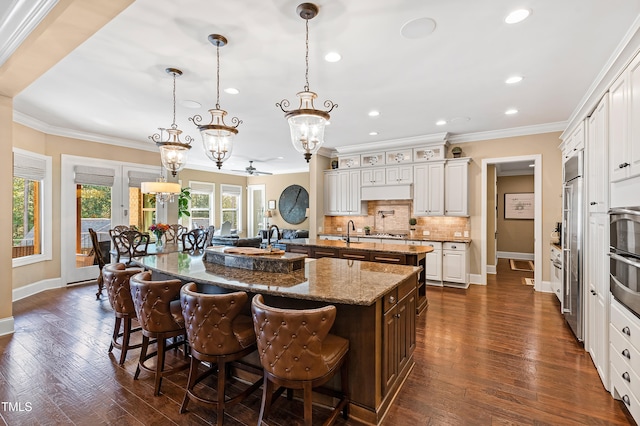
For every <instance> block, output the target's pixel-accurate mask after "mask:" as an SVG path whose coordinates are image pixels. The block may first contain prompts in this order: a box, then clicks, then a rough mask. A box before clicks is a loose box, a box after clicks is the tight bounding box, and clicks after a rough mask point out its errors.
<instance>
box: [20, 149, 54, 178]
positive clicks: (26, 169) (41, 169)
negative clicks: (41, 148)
mask: <svg viewBox="0 0 640 426" xmlns="http://www.w3.org/2000/svg"><path fill="white" fill-rule="evenodd" d="M46 172H47V160H45V159H44V158H42V157H40V156H35V155H33V156H32V155H26V154H22V153H19V152H14V153H13V176H15V177H20V178H23V179H28V180H33V181H41V180H44V178H45V176H46Z"/></svg>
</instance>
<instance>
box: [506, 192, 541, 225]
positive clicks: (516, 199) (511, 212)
mask: <svg viewBox="0 0 640 426" xmlns="http://www.w3.org/2000/svg"><path fill="white" fill-rule="evenodd" d="M533 195H534V194H533V192H523V193H514V194H504V218H505V219H533V218H534V211H533V200H534V198H533Z"/></svg>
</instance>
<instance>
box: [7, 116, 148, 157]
mask: <svg viewBox="0 0 640 426" xmlns="http://www.w3.org/2000/svg"><path fill="white" fill-rule="evenodd" d="M13 121H15V122H16V123H19V124H22V125H23V126H27V127H30V128H32V129H34V130H38V131H40V132H43V133H46V134H48V135H54V136H62V137H67V138H72V139H80V140H85V141H89V142H98V143H105V144H109V145H116V146H121V147H124V148H133V149H140V150H143V151H157V149H158V148H157V147H156V144H155V143H145V142H140V141H134V140H131V139H121V138H114V137H110V136H104V135H99V134H97V133H90V132H83V131H79V130H71V129H65V128H63V127H56V126H52V125H50V124H47V123H45V122H44V121H40V120H38V119H37V118H33V117H31V116H29V115H26V114H23V113H21V112H20V111H16V110H14V111H13Z"/></svg>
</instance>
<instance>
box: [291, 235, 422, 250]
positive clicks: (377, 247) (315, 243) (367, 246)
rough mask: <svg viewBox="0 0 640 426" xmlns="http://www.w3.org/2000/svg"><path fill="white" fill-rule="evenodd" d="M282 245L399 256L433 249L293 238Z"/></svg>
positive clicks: (402, 245) (391, 244) (404, 245)
mask: <svg viewBox="0 0 640 426" xmlns="http://www.w3.org/2000/svg"><path fill="white" fill-rule="evenodd" d="M280 243H282V244H296V245H306V246H314V247H337V248H348V249H349V250H354V251H367V252H387V253H389V252H391V253H401V254H418V253H429V252H431V251H433V247H429V246H413V245H407V244H393V243H387V242H385V243H366V242H362V241H356V242H351V243H347V242H346V241H343V240H320V239H317V238H295V239H293V240H288V241H284V240H283V241H280Z"/></svg>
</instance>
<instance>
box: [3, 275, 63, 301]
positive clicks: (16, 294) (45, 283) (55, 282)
mask: <svg viewBox="0 0 640 426" xmlns="http://www.w3.org/2000/svg"><path fill="white" fill-rule="evenodd" d="M61 287H64V286H63V285H62V280H61V279H60V278H52V279H48V280H42V281H38V282H35V283H32V284H28V285H25V286H23V287H18V288H14V289H13V295H12V300H13V301H14V302H15V301H16V300H20V299H24V298H25V297H29V296H33V295H34V294H38V293H40V292H42V291H45V290H51V289H53V288H61Z"/></svg>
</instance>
